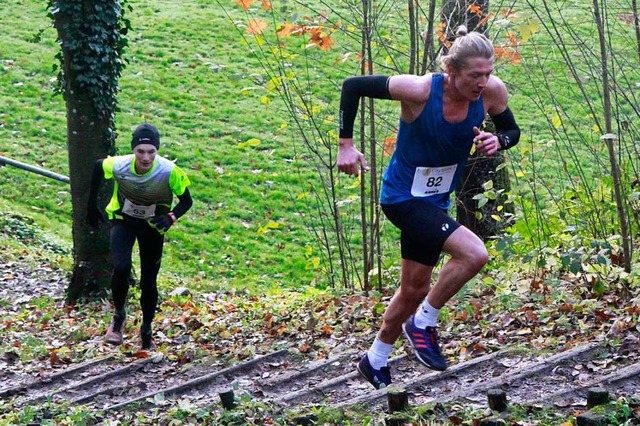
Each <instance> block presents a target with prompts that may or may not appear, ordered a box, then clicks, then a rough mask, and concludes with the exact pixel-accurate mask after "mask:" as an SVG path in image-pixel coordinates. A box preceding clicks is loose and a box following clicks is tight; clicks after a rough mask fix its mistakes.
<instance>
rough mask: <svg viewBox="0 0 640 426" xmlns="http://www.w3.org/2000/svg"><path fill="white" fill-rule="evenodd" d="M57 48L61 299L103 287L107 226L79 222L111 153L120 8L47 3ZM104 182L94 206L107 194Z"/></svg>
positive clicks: (74, 1) (66, 0)
mask: <svg viewBox="0 0 640 426" xmlns="http://www.w3.org/2000/svg"><path fill="white" fill-rule="evenodd" d="M50 7H51V10H52V12H51V17H52V19H53V22H54V26H55V28H56V30H57V32H58V41H59V43H60V45H61V48H62V59H61V70H60V74H59V76H58V78H59V84H60V86H59V89H60V90H61V92H62V94H63V96H64V98H65V101H66V110H67V149H68V154H69V178H70V186H71V204H72V210H73V212H72V216H73V228H72V229H73V231H72V232H73V260H74V265H73V274H72V277H71V281H70V283H69V287H68V288H67V298H68V299H69V300H76V299H78V298H80V297H83V296H91V295H94V296H103V295H104V293H105V290H107V289H108V288H109V282H110V276H111V266H112V265H111V256H110V250H109V240H108V230H107V227H106V226H105V227H103V228H101V229H100V230H98V231H95V230H94V229H92V228H91V227H89V226H88V225H87V224H86V222H85V220H86V214H87V202H88V195H89V187H90V183H91V175H92V171H93V166H94V163H95V161H96V160H97V159H99V158H104V157H106V156H107V155H113V154H114V153H115V144H114V139H115V138H114V130H113V129H114V111H115V107H116V105H115V93H116V92H117V87H118V86H117V85H118V77H119V76H120V71H121V69H122V67H123V63H122V61H121V60H120V53H121V50H122V48H123V46H124V44H123V43H122V40H121V37H120V36H121V34H124V33H126V31H123V30H122V29H121V20H122V18H123V10H122V7H121V3H120V2H119V1H117V0H82V1H78V0H59V1H52V2H50ZM107 186H108V185H103V188H102V189H103V190H102V191H101V192H100V194H99V196H98V201H99V206H101V207H102V206H105V205H106V204H107V201H108V199H109V198H110V189H109V188H106V187H107Z"/></svg>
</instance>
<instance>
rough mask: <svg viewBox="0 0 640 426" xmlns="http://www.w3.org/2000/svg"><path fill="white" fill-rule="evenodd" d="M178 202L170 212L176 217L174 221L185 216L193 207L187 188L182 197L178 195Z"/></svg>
mask: <svg viewBox="0 0 640 426" xmlns="http://www.w3.org/2000/svg"><path fill="white" fill-rule="evenodd" d="M178 200H179V201H178V204H176V206H175V207H174V208H173V210H172V211H173V214H174V215H176V219H178V218H180V216H182V215H183V214H185V213H186V212H187V211H188V210H189V209H190V208H191V206H192V205H193V199H192V198H191V193H190V192H189V188H185V190H184V192H183V193H182V195H178Z"/></svg>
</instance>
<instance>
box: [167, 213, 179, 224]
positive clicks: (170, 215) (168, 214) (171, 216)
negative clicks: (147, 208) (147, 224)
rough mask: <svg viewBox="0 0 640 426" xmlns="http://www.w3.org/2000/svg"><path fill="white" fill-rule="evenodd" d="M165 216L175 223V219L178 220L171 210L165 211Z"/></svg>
mask: <svg viewBox="0 0 640 426" xmlns="http://www.w3.org/2000/svg"><path fill="white" fill-rule="evenodd" d="M167 216H169V217H170V218H171V222H172V223H176V221H177V220H178V218H177V217H176V215H175V214H174V213H173V212H169V213H167Z"/></svg>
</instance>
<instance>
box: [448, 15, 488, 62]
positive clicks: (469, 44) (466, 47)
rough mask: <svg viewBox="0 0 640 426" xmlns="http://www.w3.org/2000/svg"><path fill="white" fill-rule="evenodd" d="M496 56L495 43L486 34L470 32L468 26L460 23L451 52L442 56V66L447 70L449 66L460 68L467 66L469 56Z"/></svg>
mask: <svg viewBox="0 0 640 426" xmlns="http://www.w3.org/2000/svg"><path fill="white" fill-rule="evenodd" d="M494 56H495V52H494V50H493V44H492V43H491V41H490V40H489V39H488V38H487V37H486V36H485V35H484V34H482V33H479V32H477V31H471V32H469V31H468V30H467V27H466V26H464V25H460V26H459V27H458V29H457V30H456V39H455V41H454V42H453V44H452V45H451V47H450V48H449V52H448V53H447V54H446V55H444V56H443V57H442V58H440V66H441V67H442V69H444V70H445V71H446V69H447V67H449V66H451V67H452V68H453V69H456V70H459V69H462V68H464V67H465V66H466V64H467V58H478V57H480V58H486V59H493V58H494Z"/></svg>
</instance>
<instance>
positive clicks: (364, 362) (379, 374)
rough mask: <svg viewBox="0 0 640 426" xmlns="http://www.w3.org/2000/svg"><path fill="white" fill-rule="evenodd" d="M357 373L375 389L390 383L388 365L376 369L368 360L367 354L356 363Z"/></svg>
mask: <svg viewBox="0 0 640 426" xmlns="http://www.w3.org/2000/svg"><path fill="white" fill-rule="evenodd" d="M357 369H358V373H360V375H361V376H362V377H364V378H365V379H367V381H368V382H369V383H371V384H372V385H373V387H374V388H376V389H382V388H386V387H387V386H389V385H390V384H391V371H390V370H389V367H382V368H381V369H380V370H376V369H375V368H373V367H372V366H371V363H370V362H369V356H368V355H367V354H365V355H364V356H363V357H362V359H361V360H360V362H359V363H358V367H357Z"/></svg>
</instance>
